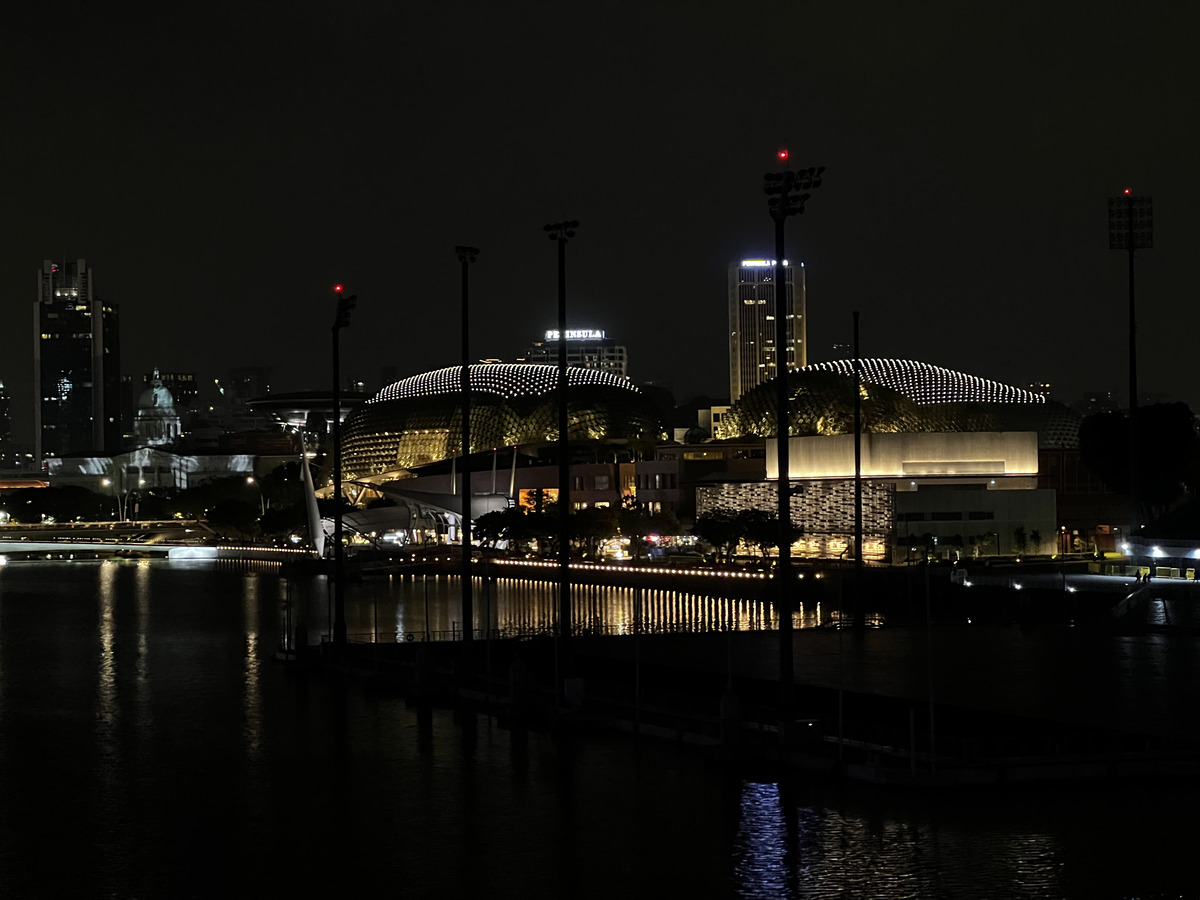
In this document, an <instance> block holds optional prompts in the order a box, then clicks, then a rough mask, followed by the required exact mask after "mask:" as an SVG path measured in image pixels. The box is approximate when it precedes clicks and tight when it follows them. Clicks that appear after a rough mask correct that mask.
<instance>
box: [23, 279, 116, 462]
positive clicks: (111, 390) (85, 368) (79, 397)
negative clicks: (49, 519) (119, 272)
mask: <svg viewBox="0 0 1200 900" xmlns="http://www.w3.org/2000/svg"><path fill="white" fill-rule="evenodd" d="M33 321H34V336H33V365H34V384H35V385H36V386H37V396H36V398H35V400H34V407H33V408H34V423H33V424H34V454H35V459H37V460H38V461H39V463H40V461H41V460H42V459H44V458H46V457H49V456H67V455H70V454H81V453H94V452H98V451H99V452H104V451H108V452H116V451H117V450H118V449H120V444H121V405H120V392H121V341H120V331H119V321H118V317H117V308H116V306H114V305H112V304H108V303H105V302H104V301H103V300H100V299H99V298H97V297H96V296H95V292H94V288H93V278H92V270H91V269H89V268H88V266H87V261H86V260H82V259H79V260H75V261H74V262H63V263H56V262H53V261H52V260H49V259H47V260H44V261H43V262H42V269H41V271H40V272H39V273H38V298H37V301H36V302H35V304H34V309H33Z"/></svg>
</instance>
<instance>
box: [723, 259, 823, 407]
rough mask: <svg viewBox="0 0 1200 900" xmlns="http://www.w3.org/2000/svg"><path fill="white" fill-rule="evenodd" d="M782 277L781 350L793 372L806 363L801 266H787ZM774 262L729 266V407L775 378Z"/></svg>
mask: <svg viewBox="0 0 1200 900" xmlns="http://www.w3.org/2000/svg"><path fill="white" fill-rule="evenodd" d="M783 271H784V273H785V283H786V285H787V291H786V297H785V301H786V305H785V307H784V315H786V316H787V346H786V347H785V348H784V354H785V355H784V365H785V366H787V367H788V368H793V369H798V368H802V367H803V366H805V365H807V363H808V340H807V336H806V334H805V324H806V320H805V308H804V264H803V263H801V264H800V265H799V266H793V265H789V264H788V261H787V260H786V259H785V260H784V261H783ZM774 278H775V263H774V261H773V260H770V259H743V260H742V261H741V262H736V263H731V264H730V266H729V402H730V403H736V402H737V399H738V397H740V396H742V394H744V393H746V391H748V390H750V389H751V388H753V387H755V386H756V385H759V384H762V383H763V382H764V381H770V380H771V379H772V378H774V377H775V373H776V371H777V367H778V356H777V354H776V352H775V315H776V312H775V281H774Z"/></svg>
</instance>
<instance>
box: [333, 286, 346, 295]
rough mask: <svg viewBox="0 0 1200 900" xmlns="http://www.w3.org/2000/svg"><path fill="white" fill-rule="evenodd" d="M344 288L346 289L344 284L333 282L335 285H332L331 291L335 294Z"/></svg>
mask: <svg viewBox="0 0 1200 900" xmlns="http://www.w3.org/2000/svg"><path fill="white" fill-rule="evenodd" d="M345 289H346V288H345V285H341V284H335V285H334V286H333V292H334V293H335V294H340V293H341V292H342V291H344V290H345Z"/></svg>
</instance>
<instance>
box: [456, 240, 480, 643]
mask: <svg viewBox="0 0 1200 900" xmlns="http://www.w3.org/2000/svg"><path fill="white" fill-rule="evenodd" d="M454 252H455V253H456V254H457V255H458V261H459V263H460V264H461V265H462V366H461V367H460V372H459V375H460V378H461V381H460V385H461V388H462V444H461V446H462V449H461V450H460V451H459V456H460V457H462V459H461V460H460V462H461V464H462V465H461V468H462V486H463V487H462V525H461V527H460V540H461V541H462V620H463V640H464V641H471V640H474V638H475V628H474V625H473V623H474V621H475V611H474V609H473V600H474V598H473V597H472V593H471V592H472V590H473V584H472V581H471V494H472V493H473V491H472V490H471V333H470V329H469V328H468V327H467V323H468V315H467V314H468V303H467V297H468V290H467V286H468V278H467V273H468V270H469V269H470V266H471V263H473V262H475V260H477V259H478V258H479V248H478V247H461V246H460V247H455V248H454Z"/></svg>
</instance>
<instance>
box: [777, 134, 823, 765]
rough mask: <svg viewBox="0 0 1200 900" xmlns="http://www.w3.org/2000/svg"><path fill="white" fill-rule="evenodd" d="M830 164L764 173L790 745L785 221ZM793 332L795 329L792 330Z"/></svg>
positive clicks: (783, 682) (784, 717)
mask: <svg viewBox="0 0 1200 900" xmlns="http://www.w3.org/2000/svg"><path fill="white" fill-rule="evenodd" d="M776 158H777V159H778V161H779V164H780V166H784V165H786V164H787V162H788V160H789V158H790V154H789V153H788V151H787V150H786V149H781V150H779V152H778V153H777V154H776ZM824 171H825V167H824V166H820V167H814V168H810V169H800V170H798V171H791V170H788V169H784V170H782V171H779V172H768V173H766V174H765V175H764V176H763V192H764V193H765V194H767V196H768V197H770V199H769V200H768V201H767V208H768V210H769V211H770V214H771V218H772V219H774V221H775V260H774V284H773V294H774V298H775V416H776V418H775V438H776V449H777V451H778V469H779V472H778V476H779V511H778V517H779V563H778V567H777V571H776V580H777V587H778V592H779V596H778V601H777V607H778V615H779V692H780V694H779V707H780V708H779V715H780V723H779V739H780V742H781V744H783V745H784V746H786V741H787V729H788V727H789V725H790V723H791V720H792V689H793V688H792V682H793V680H794V674H795V660H794V649H793V647H792V597H791V588H792V566H791V551H792V490H791V471H790V459H789V453H788V449H789V448H788V439H789V435H790V429H789V427H788V419H789V416H788V406H789V402H788V401H789V399H790V391H789V390H788V378H787V375H788V359H787V347H788V343H787V338H788V321H789V320H788V315H787V310H788V285H787V273H786V271H785V270H786V266H785V262H786V258H787V254H786V252H785V250H784V223H785V222H786V221H787V218H788V216H795V215H802V214H803V213H804V203H805V201H806V200H808V199H809V198H810V197H811V196H812V195H811V194H810V193H808V192H809V191H810V190H812V189H815V188H818V187H820V186H821V175H822V173H824ZM793 334H794V330H793Z"/></svg>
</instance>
